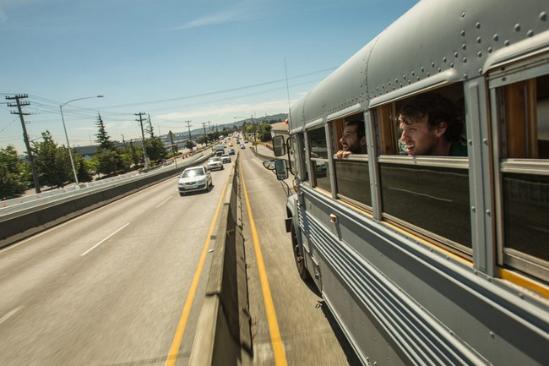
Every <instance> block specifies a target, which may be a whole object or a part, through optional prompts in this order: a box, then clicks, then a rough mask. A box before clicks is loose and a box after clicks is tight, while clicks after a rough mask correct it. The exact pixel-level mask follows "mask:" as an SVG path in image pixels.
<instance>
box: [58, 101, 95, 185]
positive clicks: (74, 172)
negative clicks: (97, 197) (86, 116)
mask: <svg viewBox="0 0 549 366" xmlns="http://www.w3.org/2000/svg"><path fill="white" fill-rule="evenodd" d="M93 98H103V96H102V95H95V96H93V97H83V98H76V99H71V100H69V101H67V102H65V103H63V104H61V105H59V111H60V112H61V121H62V122H63V130H64V131H65V139H67V148H68V149H69V158H70V159H71V166H72V172H73V174H74V182H75V183H76V186H78V176H77V175H76V168H75V167H74V160H73V158H72V151H71V145H70V144H69V135H68V134H67V127H66V126H65V116H64V115H63V107H64V106H66V105H67V104H69V103H72V102H76V101H78V100H84V99H93Z"/></svg>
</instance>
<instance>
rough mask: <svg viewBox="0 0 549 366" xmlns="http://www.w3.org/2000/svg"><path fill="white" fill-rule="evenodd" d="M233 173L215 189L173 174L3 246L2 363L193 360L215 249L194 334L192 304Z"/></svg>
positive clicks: (218, 175)
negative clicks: (189, 188) (193, 186)
mask: <svg viewBox="0 0 549 366" xmlns="http://www.w3.org/2000/svg"><path fill="white" fill-rule="evenodd" d="M229 170H230V169H228V166H226V169H225V170H223V171H219V172H213V173H212V176H213V183H214V188H213V190H212V191H210V192H208V193H196V194H190V195H186V196H184V197H180V196H179V194H178V192H177V185H176V184H177V183H176V178H171V179H169V180H166V181H164V182H162V183H159V184H157V185H154V186H152V187H149V188H147V189H144V190H142V191H140V192H138V193H136V194H132V195H130V196H127V197H125V198H123V199H120V200H118V201H115V202H113V203H111V204H109V205H107V206H104V207H102V208H100V209H97V210H95V211H92V212H90V213H87V214H85V215H83V216H80V217H77V218H75V219H73V220H70V221H68V222H66V223H64V224H62V225H59V226H57V227H54V228H52V229H50V230H47V231H45V232H43V233H40V234H38V235H35V236H33V237H31V238H28V239H26V240H24V241H21V242H19V243H16V244H14V245H12V246H10V247H8V248H6V249H4V250H2V251H0V294H1V296H0V365H4V366H6V365H18V366H19V365H132V364H145V365H163V364H165V363H166V360H167V358H168V355H169V354H170V355H171V357H172V360H173V361H176V363H177V364H178V365H185V364H187V362H186V361H187V360H188V356H189V350H190V347H191V345H192V339H193V336H194V327H195V324H196V317H197V316H198V314H199V310H200V302H201V301H200V300H201V299H202V297H203V294H202V293H201V292H200V291H201V289H203V284H204V282H205V279H206V277H207V273H208V267H209V255H208V256H206V260H205V262H204V263H205V266H204V270H203V272H202V277H201V278H202V280H201V281H200V282H199V286H198V290H197V291H196V297H195V299H196V301H195V302H194V305H193V306H192V311H191V314H190V318H189V320H188V322H186V324H183V328H184V330H185V332H184V333H182V332H181V330H182V329H181V328H182V324H181V314H182V309H183V306H184V304H185V302H186V301H187V299H188V298H189V296H191V295H192V294H191V293H189V289H190V288H191V282H192V279H193V276H194V274H195V271H196V269H197V263H198V260H199V258H200V255H201V253H208V252H207V250H208V249H209V248H207V246H206V245H208V244H209V240H208V232H209V230H210V229H209V228H210V227H211V226H212V225H211V222H212V218H213V216H214V213H215V211H216V207H217V204H218V201H219V198H220V196H221V193H222V191H223V188H224V186H225V184H226V182H227V178H228V176H229ZM204 248H206V249H205V250H204ZM178 332H179V333H178ZM177 334H179V337H180V338H181V339H179V340H178V339H177V338H178V335H177ZM181 334H184V335H183V336H181ZM174 347H175V348H174ZM170 349H175V352H173V353H172V352H170Z"/></svg>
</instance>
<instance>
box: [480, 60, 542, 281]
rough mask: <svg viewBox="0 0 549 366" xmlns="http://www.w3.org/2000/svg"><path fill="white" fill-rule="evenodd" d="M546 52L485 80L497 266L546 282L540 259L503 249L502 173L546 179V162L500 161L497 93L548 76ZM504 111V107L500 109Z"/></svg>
mask: <svg viewBox="0 0 549 366" xmlns="http://www.w3.org/2000/svg"><path fill="white" fill-rule="evenodd" d="M548 61H549V52H545V53H542V54H539V55H534V56H532V57H529V58H524V59H521V60H519V61H516V62H515V63H513V64H510V65H507V66H500V67H499V68H498V69H497V70H492V71H491V72H490V73H489V74H488V76H487V81H488V90H489V94H490V105H491V112H492V117H491V120H490V122H491V131H492V139H493V152H492V156H493V161H494V164H493V169H494V197H495V200H494V201H495V209H496V228H495V231H496V248H497V265H498V266H500V267H502V268H504V267H505V266H509V267H510V269H515V270H519V271H522V272H525V273H527V274H529V275H532V276H535V277H537V278H541V279H542V280H544V281H549V263H548V262H546V261H545V260H543V259H541V258H537V257H534V256H531V255H529V254H528V253H523V252H520V251H518V250H516V249H513V248H506V247H505V230H504V212H503V173H519V174H525V175H532V176H536V175H544V176H546V175H547V176H549V159H528V158H524V159H522V158H521V159H517V158H507V159H502V158H501V156H502V153H501V149H502V145H501V142H502V141H501V138H500V136H501V135H500V134H501V133H502V131H500V128H499V127H500V126H499V121H500V116H501V107H502V106H501V105H500V103H499V98H498V96H499V95H498V90H499V89H500V88H503V87H505V86H508V85H511V84H515V83H518V82H522V81H528V80H532V79H535V78H538V77H541V76H545V75H549V62H548ZM503 107H504V106H503Z"/></svg>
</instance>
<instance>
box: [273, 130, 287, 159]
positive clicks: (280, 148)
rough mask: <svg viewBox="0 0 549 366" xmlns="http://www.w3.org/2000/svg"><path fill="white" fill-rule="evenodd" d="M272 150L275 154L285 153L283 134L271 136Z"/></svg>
mask: <svg viewBox="0 0 549 366" xmlns="http://www.w3.org/2000/svg"><path fill="white" fill-rule="evenodd" d="M273 152H274V155H275V156H283V155H285V154H286V144H285V141H284V136H281V135H278V136H275V137H273Z"/></svg>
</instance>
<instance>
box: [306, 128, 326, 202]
mask: <svg viewBox="0 0 549 366" xmlns="http://www.w3.org/2000/svg"><path fill="white" fill-rule="evenodd" d="M307 136H308V138H309V159H310V162H311V170H312V172H311V173H312V185H313V187H319V188H322V189H325V190H326V191H328V192H330V190H331V185H330V174H329V168H328V165H329V164H328V147H327V146H328V145H327V144H326V130H325V129H324V127H319V128H315V129H312V130H309V131H307Z"/></svg>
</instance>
